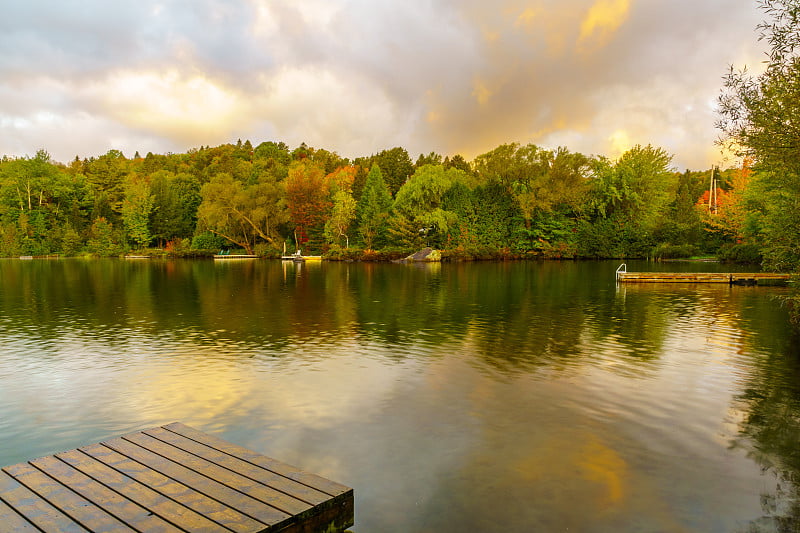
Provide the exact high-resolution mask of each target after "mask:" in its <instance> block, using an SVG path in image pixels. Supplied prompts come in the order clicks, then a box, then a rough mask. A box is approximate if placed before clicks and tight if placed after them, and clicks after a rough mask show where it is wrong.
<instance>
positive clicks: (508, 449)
mask: <svg viewBox="0 0 800 533" xmlns="http://www.w3.org/2000/svg"><path fill="white" fill-rule="evenodd" d="M618 264H619V262H618V261H617V262H606V261H597V262H507V263H494V262H491V263H453V264H449V263H446V264H425V265H419V264H414V265H402V264H360V263H352V264H348V263H328V262H325V263H321V264H319V263H316V264H315V263H308V264H293V263H280V262H276V261H266V260H263V261H262V260H259V261H217V262H213V261H210V260H206V261H201V260H197V261H189V260H182V261H179V260H175V261H162V260H138V261H136V260H127V261H125V260H113V259H109V260H80V259H65V260H33V261H20V260H12V259H6V260H0V464H2V465H8V464H12V463H16V462H20V461H24V460H26V459H31V458H34V457H38V456H41V455H45V454H49V453H54V452H57V451H63V450H67V449H70V448H75V447H78V446H81V445H83V444H88V443H93V442H97V441H100V440H103V439H105V438H107V437H110V436H115V435H120V434H123V433H126V432H129V431H134V430H137V429H142V428H147V427H153V426H156V425H160V424H165V423H169V422H172V421H181V422H184V423H186V424H189V425H191V426H194V427H196V428H198V429H201V430H203V431H206V432H209V433H214V434H217V435H218V436H220V437H222V438H224V439H227V440H230V441H233V442H236V443H238V444H241V445H243V446H246V447H249V448H252V449H254V450H257V451H259V452H261V453H264V454H266V455H269V456H271V457H274V458H276V459H279V460H281V461H284V462H287V463H290V464H294V465H297V466H300V467H302V468H304V469H306V470H309V471H312V472H315V473H318V474H321V475H323V476H325V477H328V478H331V479H333V480H336V481H339V482H341V483H345V484H347V485H349V486H351V487H353V488H354V489H355V498H356V524H355V527H353V528H352V531H354V532H357V533H366V532H377V531H380V532H394V531H397V532H449V531H454V532H456V531H481V532H483V531H498V532H500V531H503V532H506V531H581V532H587V531H588V532H634V531H637V532H639V531H667V532H673V531H674V532H714V531H720V532H728V531H798V530H800V498H798V495H799V494H800V491H799V490H798V487H800V353H798V352H799V351H800V349H799V348H798V346H800V343H798V342H797V340H798V339H797V338H796V337H794V336H793V334H792V332H791V329H790V327H789V325H788V316H787V312H786V309H785V308H784V307H783V306H782V305H781V303H780V301H779V299H777V298H778V297H779V296H780V295H781V294H785V291H786V289H784V288H776V287H729V286H727V285H681V284H664V285H626V286H617V284H616V283H615V280H614V270H615V269H616V267H617V265H618ZM656 269H659V270H667V269H670V270H684V271H691V270H721V271H727V270H729V269H731V267H726V266H722V265H716V264H682V263H670V264H665V263H656V264H650V263H645V262H628V270H629V271H635V270H656ZM782 528H783V529H782Z"/></svg>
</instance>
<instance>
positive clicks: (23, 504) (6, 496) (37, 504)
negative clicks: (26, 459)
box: [0, 469, 87, 533]
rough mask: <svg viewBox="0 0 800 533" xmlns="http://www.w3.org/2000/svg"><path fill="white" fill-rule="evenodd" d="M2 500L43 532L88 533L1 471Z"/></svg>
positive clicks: (0, 496)
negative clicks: (81, 532) (79, 532)
mask: <svg viewBox="0 0 800 533" xmlns="http://www.w3.org/2000/svg"><path fill="white" fill-rule="evenodd" d="M0 499H2V500H3V502H5V503H6V505H8V506H10V507H13V508H14V510H15V511H16V512H17V513H19V514H20V515H21V516H23V517H25V519H26V520H28V521H29V522H30V523H32V524H33V525H35V526H36V527H38V528H39V529H41V530H42V531H64V532H69V533H71V532H78V531H87V530H86V529H85V528H83V527H82V526H81V525H80V524H78V523H77V522H75V521H74V520H73V519H71V518H70V517H68V516H67V515H65V514H64V513H62V512H61V511H60V510H58V509H57V508H56V507H55V506H53V505H52V504H50V503H49V502H47V501H46V500H45V499H43V498H42V497H41V496H39V495H38V494H36V493H35V492H33V491H32V490H30V489H29V488H28V487H26V486H25V485H23V484H22V483H20V482H19V481H17V480H16V479H14V478H13V477H11V476H10V475H8V474H7V473H6V472H5V469H4V470H3V471H0Z"/></svg>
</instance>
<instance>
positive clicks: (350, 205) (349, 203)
mask: <svg viewBox="0 0 800 533" xmlns="http://www.w3.org/2000/svg"><path fill="white" fill-rule="evenodd" d="M355 216H356V201H355V199H354V198H353V195H352V194H350V192H348V191H346V190H339V191H336V193H334V195H333V207H332V208H331V216H330V218H328V221H327V222H326V223H325V235H326V236H327V237H328V240H329V241H330V242H337V241H339V239H341V238H342V237H344V238H345V247H346V248H350V237H349V236H348V233H349V230H350V225H351V224H352V223H353V220H354V219H355Z"/></svg>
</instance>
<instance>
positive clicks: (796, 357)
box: [731, 291, 800, 533]
mask: <svg viewBox="0 0 800 533" xmlns="http://www.w3.org/2000/svg"><path fill="white" fill-rule="evenodd" d="M744 294H745V295H746V296H745V301H744V302H743V303H742V305H741V306H740V309H741V317H740V318H741V328H742V329H743V330H745V331H748V332H750V333H751V334H752V335H751V336H750V337H749V338H748V341H749V345H750V349H749V350H748V351H749V352H750V353H752V356H751V357H750V360H749V361H748V363H749V371H748V373H747V374H746V375H747V381H746V382H745V383H744V385H743V389H742V392H741V393H740V394H738V395H737V396H736V397H735V400H734V405H733V408H734V409H735V410H736V411H738V412H740V413H742V419H741V422H740V423H739V434H738V436H737V437H736V438H735V439H733V441H732V442H731V448H738V449H742V450H744V451H745V452H746V453H747V455H748V457H750V458H751V459H752V460H753V461H755V462H756V463H757V464H758V465H759V466H760V467H761V469H762V471H763V472H764V474H765V475H769V476H774V479H775V480H776V481H777V484H776V487H777V488H776V489H775V490H774V491H765V492H764V493H763V494H762V495H761V507H762V512H763V515H762V517H760V518H758V519H756V520H753V521H752V522H750V523H749V524H747V525H746V526H745V527H743V528H742V529H741V531H747V532H766V531H770V532H772V531H777V532H780V533H789V532H792V533H797V532H800V337H798V335H797V333H796V332H792V331H791V325H790V324H788V323H787V321H786V310H785V309H783V308H782V307H781V305H780V304H779V303H778V301H779V297H780V293H777V292H775V293H774V294H773V297H772V298H755V297H753V296H752V291H750V292H745V293H744Z"/></svg>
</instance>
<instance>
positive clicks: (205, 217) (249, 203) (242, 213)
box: [197, 173, 288, 254]
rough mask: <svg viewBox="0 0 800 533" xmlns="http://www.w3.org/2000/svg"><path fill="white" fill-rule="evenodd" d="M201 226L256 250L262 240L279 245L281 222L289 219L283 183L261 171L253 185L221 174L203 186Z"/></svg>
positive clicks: (199, 225) (246, 248) (241, 245)
mask: <svg viewBox="0 0 800 533" xmlns="http://www.w3.org/2000/svg"><path fill="white" fill-rule="evenodd" d="M200 196H201V197H202V199H203V200H202V202H201V203H200V206H199V207H198V209H197V221H198V230H200V231H204V230H207V231H210V232H212V233H214V234H215V235H218V236H220V237H222V238H224V239H226V240H227V241H229V242H231V243H232V244H235V245H237V246H239V247H241V248H244V249H245V250H246V251H247V253H248V254H252V253H253V251H254V247H255V246H256V244H258V243H259V242H265V243H268V244H269V245H271V246H272V247H274V248H277V247H278V241H279V240H280V235H279V234H278V226H280V225H281V224H283V223H284V222H286V220H287V219H288V217H287V214H286V206H285V201H284V192H283V184H282V183H280V182H277V181H276V180H275V179H274V178H273V176H272V175H270V174H266V173H265V174H261V175H260V176H259V177H258V179H257V181H256V182H255V183H254V184H252V185H247V184H245V183H243V182H241V181H239V180H236V179H234V178H233V176H231V175H230V174H227V173H222V174H217V175H215V176H214V177H212V178H211V181H209V182H208V183H206V184H205V185H203V188H202V189H201V190H200Z"/></svg>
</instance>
